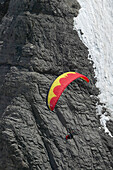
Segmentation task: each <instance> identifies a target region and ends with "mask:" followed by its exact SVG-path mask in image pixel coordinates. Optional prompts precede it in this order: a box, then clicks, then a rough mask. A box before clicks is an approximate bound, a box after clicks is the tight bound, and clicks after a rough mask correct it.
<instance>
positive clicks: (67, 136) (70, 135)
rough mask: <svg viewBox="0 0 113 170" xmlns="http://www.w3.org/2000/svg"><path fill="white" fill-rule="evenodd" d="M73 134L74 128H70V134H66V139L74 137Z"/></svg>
mask: <svg viewBox="0 0 113 170" xmlns="http://www.w3.org/2000/svg"><path fill="white" fill-rule="evenodd" d="M73 135H74V130H72V129H69V130H68V134H67V135H66V136H65V139H66V140H68V139H73Z"/></svg>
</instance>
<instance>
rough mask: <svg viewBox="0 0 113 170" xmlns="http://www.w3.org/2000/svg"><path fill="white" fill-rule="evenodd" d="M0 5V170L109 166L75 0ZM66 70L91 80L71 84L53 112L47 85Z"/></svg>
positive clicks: (112, 158)
mask: <svg viewBox="0 0 113 170" xmlns="http://www.w3.org/2000/svg"><path fill="white" fill-rule="evenodd" d="M6 2H8V3H9V4H8V5H5V3H6ZM1 6H2V8H1ZM0 8H1V9H2V10H1V11H0V18H1V19H0V20H1V23H0V170H3V169H4V170H27V169H28V170H40V169H41V170H45V169H48V170H51V169H53V170H61V169H62V170H69V169H71V170H75V169H76V170H88V169H89V170H107V169H108V170H110V169H113V163H112V162H113V139H112V138H111V137H109V136H108V135H107V134H105V133H104V131H103V130H102V129H100V128H99V127H100V122H99V119H98V117H97V116H96V104H97V103H98V102H99V101H98V94H99V90H98V89H97V88H96V86H95V82H96V79H95V78H94V76H95V75H94V70H93V62H91V61H90V60H89V59H88V49H87V48H86V47H85V46H84V44H83V43H82V42H81V41H80V39H79V37H78V35H77V32H76V31H74V30H73V17H74V16H77V15H78V12H79V8H80V6H79V4H78V3H77V1H75V0H70V1H67V0H58V1H55V0H50V1H48V0H38V1H37V0H28V1H27V0H23V1H19V0H15V1H14V0H10V1H0ZM66 71H76V72H79V73H82V74H84V75H85V76H87V77H88V78H89V79H90V83H89V84H88V83H86V82H84V81H83V80H80V79H78V80H76V81H74V82H72V83H71V84H70V85H69V86H68V87H67V88H66V90H65V91H64V93H63V94H62V96H61V97H60V99H59V101H58V104H57V106H56V107H55V110H54V111H53V112H52V111H50V110H49V109H48V108H47V106H46V96H47V92H48V89H49V87H50V84H51V83H52V81H53V80H54V79H55V78H56V77H57V76H58V75H60V74H62V73H64V72H66ZM109 126H110V127H111V124H110V123H109ZM70 127H71V128H72V129H74V131H75V135H74V139H72V140H70V141H68V142H66V141H65V139H64V138H65V135H66V134H67V133H68V132H67V130H68V128H70ZM111 131H112V128H111Z"/></svg>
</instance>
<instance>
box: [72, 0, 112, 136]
mask: <svg viewBox="0 0 113 170" xmlns="http://www.w3.org/2000/svg"><path fill="white" fill-rule="evenodd" d="M78 2H79V3H80V5H81V9H80V11H79V15H78V17H77V18H74V29H76V30H77V31H78V34H79V36H80V38H81V40H82V41H83V43H84V44H85V45H86V46H87V47H88V49H89V55H91V59H92V60H93V61H94V67H95V75H96V77H97V83H96V86H97V87H98V88H99V89H100V92H101V93H100V95H99V98H100V101H101V102H102V103H105V105H106V108H107V109H109V111H110V114H111V118H110V117H108V116H107V115H102V116H101V119H100V123H101V125H102V126H103V127H104V129H105V132H108V133H109V135H110V136H112V135H111V133H110V132H109V130H108V129H107V127H106V122H107V121H109V120H110V119H112V118H113V0H98V1H97V0H85V1H83V0H78ZM81 33H82V34H81ZM98 108H100V107H98ZM98 112H99V114H101V111H100V109H98Z"/></svg>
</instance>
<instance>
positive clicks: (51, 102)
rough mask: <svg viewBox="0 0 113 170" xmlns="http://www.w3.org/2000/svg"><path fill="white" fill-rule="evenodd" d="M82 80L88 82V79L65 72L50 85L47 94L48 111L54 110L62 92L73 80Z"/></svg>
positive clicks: (77, 74) (74, 73)
mask: <svg viewBox="0 0 113 170" xmlns="http://www.w3.org/2000/svg"><path fill="white" fill-rule="evenodd" d="M77 78H82V79H84V80H85V81H87V82H89V79H88V78H87V77H85V76H84V75H82V74H79V73H76V72H66V73H64V74H62V75H60V76H59V77H58V78H57V79H56V80H55V81H54V82H53V84H52V85H51V87H50V90H49V93H48V98H47V102H48V106H49V108H50V110H52V111H53V110H54V107H55V105H56V103H57V101H58V99H59V97H60V95H61V94H62V92H63V91H64V89H65V88H66V87H67V86H68V85H69V84H70V83H71V82H72V81H73V80H75V79H77Z"/></svg>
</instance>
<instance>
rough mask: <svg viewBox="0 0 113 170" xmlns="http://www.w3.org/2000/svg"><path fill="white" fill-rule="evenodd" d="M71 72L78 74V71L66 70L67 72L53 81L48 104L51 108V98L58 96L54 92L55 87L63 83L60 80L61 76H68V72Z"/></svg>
mask: <svg viewBox="0 0 113 170" xmlns="http://www.w3.org/2000/svg"><path fill="white" fill-rule="evenodd" d="M70 73H71V74H76V72H66V73H64V74H62V75H60V76H59V77H58V78H56V80H55V81H54V82H53V84H52V86H51V88H50V90H49V94H48V106H49V108H50V100H51V99H52V98H53V97H56V95H55V94H54V92H53V90H54V88H55V87H56V86H58V85H61V84H60V82H59V80H60V79H61V78H65V77H66V76H67V74H70Z"/></svg>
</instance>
